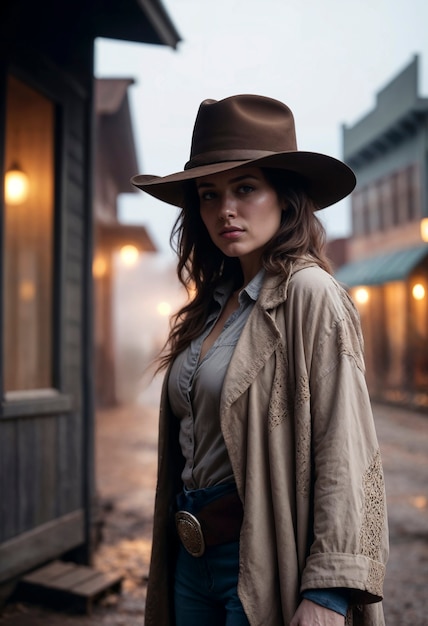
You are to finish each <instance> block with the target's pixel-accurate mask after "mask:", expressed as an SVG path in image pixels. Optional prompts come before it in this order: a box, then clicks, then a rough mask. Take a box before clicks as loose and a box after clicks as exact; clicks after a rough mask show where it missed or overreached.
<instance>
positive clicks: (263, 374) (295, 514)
mask: <svg viewBox="0 0 428 626" xmlns="http://www.w3.org/2000/svg"><path fill="white" fill-rule="evenodd" d="M177 421H178V420H176V419H175V418H174V416H173V415H172V413H171V410H170V407H169V405H168V400H167V394H166V392H165V387H164V392H163V396H162V402H161V415H160V436H159V475H158V487H157V493H156V505H155V518H154V534H153V549H152V561H151V569H150V577H149V585H148V594H147V605H146V621H145V624H146V626H172V625H173V624H174V619H173V617H172V601H171V583H172V568H171V564H172V562H173V560H174V554H175V546H176V538H175V532H174V528H173V522H172V509H173V500H174V494H175V493H176V492H177V490H179V489H180V473H181V468H182V463H183V461H182V457H181V454H180V450H179V446H178V432H177V428H178V424H177ZM221 427H222V431H223V435H224V439H225V442H226V446H227V449H228V451H229V455H230V459H231V462H232V466H233V471H234V474H235V478H236V484H237V487H238V492H239V495H240V497H241V499H242V502H243V504H244V521H243V526H242V531H241V538H240V573H239V585H238V593H239V596H240V598H241V601H242V604H243V606H244V609H245V612H246V614H247V616H248V619H249V622H250V624H251V626H287V625H289V624H290V621H291V619H292V617H293V615H294V612H295V610H296V608H297V606H298V603H299V601H300V592H301V591H302V590H304V589H310V588H323V587H348V588H353V589H355V590H357V591H356V593H355V597H354V598H353V603H352V608H351V609H350V611H348V615H347V618H346V623H347V624H353V626H357V625H364V626H382V625H383V624H384V619H383V611H382V605H381V603H380V602H379V600H381V598H382V585H383V578H384V571H385V563H386V559H387V554H388V538H387V521H386V509H385V494H384V482H383V473H382V466H381V460H380V454H379V446H378V442H377V438H376V433H375V429H374V424H373V417H372V413H371V408H370V402H369V398H368V394H367V389H366V384H365V380H364V364H363V357H362V339H361V334H360V326H359V319H358V314H357V312H356V310H355V307H354V305H353V304H352V302H351V300H350V299H349V297H348V295H347V294H346V292H345V291H344V290H343V289H342V288H341V287H340V286H339V285H338V284H337V282H336V281H335V280H334V279H333V278H332V277H331V276H330V275H328V274H327V273H326V272H324V271H323V270H321V269H320V268H319V267H317V266H314V265H313V264H311V263H309V262H308V263H306V264H304V263H300V264H296V265H295V268H294V270H293V271H292V272H291V273H290V276H289V277H288V280H286V281H284V280H283V279H282V281H281V280H280V279H279V278H278V277H267V278H266V279H265V281H264V285H263V288H262V291H261V293H260V296H259V299H258V301H257V303H256V304H255V306H254V309H253V311H252V312H251V314H250V317H249V319H248V321H247V323H246V325H245V327H244V329H243V332H242V335H241V337H240V339H239V342H238V344H237V346H236V349H235V352H234V354H233V357H232V361H231V363H230V366H229V369H228V372H227V374H226V378H225V382H224V387H223V392H222V399H221ZM373 603H374V604H373Z"/></svg>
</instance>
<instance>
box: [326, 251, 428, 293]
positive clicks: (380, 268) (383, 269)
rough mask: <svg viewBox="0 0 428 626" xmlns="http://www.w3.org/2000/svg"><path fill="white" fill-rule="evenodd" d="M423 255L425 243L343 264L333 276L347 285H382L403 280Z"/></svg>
mask: <svg viewBox="0 0 428 626" xmlns="http://www.w3.org/2000/svg"><path fill="white" fill-rule="evenodd" d="M425 255H428V244H426V243H425V244H422V245H419V246H415V247H413V248H405V249H404V250H396V251H395V252H388V253H387V254H381V255H380V256H376V257H372V258H370V259H362V260H360V261H354V262H353V263H348V264H347V265H343V266H342V267H340V268H339V269H338V270H337V272H336V273H335V278H336V279H337V280H338V281H339V282H340V283H343V284H344V285H346V286H348V287H355V286H356V285H382V284H383V283H390V282H393V281H398V280H404V279H406V278H407V276H408V275H409V274H410V272H411V271H412V270H413V269H414V268H415V267H416V266H417V265H418V263H420V261H422V259H423V258H424V256H425Z"/></svg>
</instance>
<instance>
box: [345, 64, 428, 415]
mask: <svg viewBox="0 0 428 626" xmlns="http://www.w3.org/2000/svg"><path fill="white" fill-rule="evenodd" d="M418 62H419V59H418V57H417V56H416V57H414V58H413V59H412V61H411V63H410V64H409V65H408V66H407V67H406V68H405V69H404V70H403V71H402V72H400V73H399V75H398V76H396V78H394V80H392V81H391V82H390V83H389V84H388V85H386V87H385V88H384V89H382V90H381V91H380V92H379V93H378V94H377V99H376V106H375V108H374V109H373V110H372V111H370V112H369V113H368V114H367V115H366V116H364V117H363V118H362V119H361V120H360V121H358V122H357V123H356V124H355V125H354V126H352V127H349V128H348V127H345V128H344V129H343V140H344V158H345V161H346V162H347V163H348V164H349V165H350V166H351V167H352V168H353V169H354V170H355V172H356V175H357V180H358V184H357V187H356V190H355V191H354V193H353V194H352V198H351V201H352V224H353V228H352V231H353V232H352V237H351V238H350V239H349V241H348V250H347V256H348V262H347V263H346V264H345V265H343V266H342V267H341V268H339V269H338V271H337V273H336V276H337V278H338V279H339V280H340V281H342V282H343V283H345V284H346V285H348V287H350V290H351V292H352V294H353V296H354V299H355V300H356V302H357V305H358V307H359V309H360V313H361V319H362V326H363V332H364V336H365V345H366V365H367V379H368V383H369V387H370V391H371V394H372V396H373V397H374V398H377V399H381V400H387V401H392V402H396V403H405V404H407V405H411V406H415V407H418V408H421V407H424V408H428V174H427V173H428V98H423V97H420V96H419V93H418Z"/></svg>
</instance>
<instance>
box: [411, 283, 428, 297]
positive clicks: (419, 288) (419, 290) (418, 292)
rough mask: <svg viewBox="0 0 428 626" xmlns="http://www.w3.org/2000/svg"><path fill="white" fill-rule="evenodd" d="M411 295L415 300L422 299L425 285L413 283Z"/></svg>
mask: <svg viewBox="0 0 428 626" xmlns="http://www.w3.org/2000/svg"><path fill="white" fill-rule="evenodd" d="M412 296H413V297H414V299H415V300H423V299H424V298H425V287H424V286H423V285H421V283H416V285H413V289H412Z"/></svg>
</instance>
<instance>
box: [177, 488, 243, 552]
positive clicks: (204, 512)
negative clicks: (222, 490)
mask: <svg viewBox="0 0 428 626" xmlns="http://www.w3.org/2000/svg"><path fill="white" fill-rule="evenodd" d="M243 515H244V513H243V508H242V503H241V500H240V499H239V496H238V494H237V493H236V492H232V493H227V494H226V495H224V496H221V497H220V498H217V499H216V500H213V501H212V502H210V503H209V504H207V505H206V506H204V508H203V509H201V510H200V511H198V513H197V514H196V515H193V514H192V513H189V512H188V511H178V512H177V513H176V514H175V524H176V527H177V532H178V536H179V537H180V539H181V542H182V544H183V546H184V547H185V548H186V550H187V552H189V554H191V555H192V556H194V557H200V556H202V555H203V554H204V552H205V548H207V547H210V546H218V545H221V544H223V543H229V542H231V541H238V540H239V534H240V532H241V526H242V518H243Z"/></svg>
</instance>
